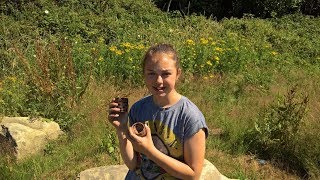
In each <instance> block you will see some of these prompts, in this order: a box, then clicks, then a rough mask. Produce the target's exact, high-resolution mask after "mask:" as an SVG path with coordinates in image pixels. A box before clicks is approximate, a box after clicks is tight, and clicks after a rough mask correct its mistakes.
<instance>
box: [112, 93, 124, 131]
mask: <svg viewBox="0 0 320 180" xmlns="http://www.w3.org/2000/svg"><path fill="white" fill-rule="evenodd" d="M108 120H109V122H110V123H111V124H112V125H113V126H114V127H115V128H116V129H117V130H124V129H126V128H127V123H128V112H120V108H118V103H116V102H115V98H113V99H112V100H111V102H110V103H109V116H108Z"/></svg>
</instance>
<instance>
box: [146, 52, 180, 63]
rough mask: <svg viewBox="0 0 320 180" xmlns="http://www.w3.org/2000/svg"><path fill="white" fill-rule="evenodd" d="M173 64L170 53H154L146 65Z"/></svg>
mask: <svg viewBox="0 0 320 180" xmlns="http://www.w3.org/2000/svg"><path fill="white" fill-rule="evenodd" d="M167 63H169V64H175V63H176V62H175V60H174V59H173V55H172V54H171V53H154V54H153V55H152V56H151V57H150V58H149V60H148V61H147V64H167Z"/></svg>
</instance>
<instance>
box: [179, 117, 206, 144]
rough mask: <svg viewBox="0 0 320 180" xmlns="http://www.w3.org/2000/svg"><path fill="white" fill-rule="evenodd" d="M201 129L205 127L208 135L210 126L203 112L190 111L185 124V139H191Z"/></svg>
mask: <svg viewBox="0 0 320 180" xmlns="http://www.w3.org/2000/svg"><path fill="white" fill-rule="evenodd" d="M200 129H203V130H204V132H205V135H206V138H207V137H208V126H207V124H206V122H205V118H204V116H203V114H202V113H201V112H200V111H198V112H197V113H194V112H193V113H189V114H188V117H187V118H186V121H185V124H184V138H183V139H184V140H186V139H189V138H190V137H192V136H193V135H194V134H196V133H197V132H198V131H199V130H200Z"/></svg>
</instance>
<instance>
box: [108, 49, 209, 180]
mask: <svg viewBox="0 0 320 180" xmlns="http://www.w3.org/2000/svg"><path fill="white" fill-rule="evenodd" d="M142 67H143V75H144V80H145V84H146V86H147V88H148V90H149V91H150V93H151V95H150V96H147V97H144V98H142V99H141V100H139V101H138V102H136V103H135V104H134V105H133V106H132V107H131V109H130V111H129V114H128V113H121V112H120V109H119V108H118V107H117V106H118V103H116V102H115V99H113V100H112V101H111V103H110V104H109V121H110V122H111V123H112V124H113V126H114V127H115V128H116V132H117V135H118V138H119V144H120V152H121V156H122V159H123V160H124V163H125V164H126V165H127V166H128V168H129V172H128V174H127V176H126V179H199V178H200V175H201V170H202V166H203V161H204V155H205V139H206V137H207V135H208V129H207V125H206V123H205V119H204V116H203V114H202V113H201V112H200V110H199V109H198V108H197V106H196V105H195V104H193V103H192V102H191V101H190V100H189V99H188V98H187V97H185V96H182V95H181V94H179V93H178V92H177V91H176V87H175V85H176V82H177V80H178V79H179V77H180V75H181V68H180V67H179V60H178V56H177V53H176V51H175V50H174V48H173V47H172V46H171V45H169V44H158V45H155V46H152V47H150V48H149V50H148V51H147V53H146V54H145V57H144V59H143V62H142ZM128 116H129V117H128ZM128 118H129V123H130V126H131V125H132V124H133V123H135V122H143V123H145V124H147V125H146V131H147V135H146V136H144V137H140V136H137V135H135V134H134V133H133V129H132V127H129V128H128V126H127V121H128Z"/></svg>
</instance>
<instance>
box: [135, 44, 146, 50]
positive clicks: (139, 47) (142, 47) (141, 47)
mask: <svg viewBox="0 0 320 180" xmlns="http://www.w3.org/2000/svg"><path fill="white" fill-rule="evenodd" d="M136 48H137V49H144V48H145V47H144V45H142V44H139V45H138V46H137V47H136Z"/></svg>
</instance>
